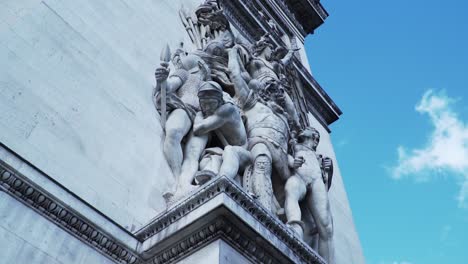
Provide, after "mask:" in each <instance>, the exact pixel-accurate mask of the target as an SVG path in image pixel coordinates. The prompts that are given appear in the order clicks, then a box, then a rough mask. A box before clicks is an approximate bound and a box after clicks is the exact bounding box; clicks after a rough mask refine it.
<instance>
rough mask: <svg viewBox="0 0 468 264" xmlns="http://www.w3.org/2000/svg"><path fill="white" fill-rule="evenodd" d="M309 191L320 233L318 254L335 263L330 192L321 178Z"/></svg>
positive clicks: (312, 184)
mask: <svg viewBox="0 0 468 264" xmlns="http://www.w3.org/2000/svg"><path fill="white" fill-rule="evenodd" d="M308 189H309V195H308V200H307V203H308V206H309V209H310V210H311V211H312V215H313V217H314V220H315V224H316V225H317V229H318V232H319V243H318V253H319V254H320V256H322V257H323V258H324V259H325V260H326V261H327V263H331V264H333V263H334V261H335V260H334V255H335V254H334V246H333V219H332V215H331V211H330V203H329V200H328V192H327V189H326V187H325V185H324V184H323V182H322V180H321V178H320V179H316V180H314V181H313V182H312V183H311V185H310V187H309V188H308Z"/></svg>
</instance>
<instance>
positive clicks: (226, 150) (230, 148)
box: [223, 145, 234, 155]
mask: <svg viewBox="0 0 468 264" xmlns="http://www.w3.org/2000/svg"><path fill="white" fill-rule="evenodd" d="M233 153H234V147H233V146H231V145H227V146H225V147H224V152H223V155H232V154H233Z"/></svg>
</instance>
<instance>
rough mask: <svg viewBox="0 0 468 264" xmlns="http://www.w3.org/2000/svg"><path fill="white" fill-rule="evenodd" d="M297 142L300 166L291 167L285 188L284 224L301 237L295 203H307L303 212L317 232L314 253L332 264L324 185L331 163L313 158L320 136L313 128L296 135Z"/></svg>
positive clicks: (331, 247) (329, 223)
mask: <svg viewBox="0 0 468 264" xmlns="http://www.w3.org/2000/svg"><path fill="white" fill-rule="evenodd" d="M298 139H299V142H298V144H296V145H295V158H296V160H298V159H303V163H302V165H300V166H297V165H298V164H296V165H293V166H294V167H295V173H294V175H292V176H291V177H290V178H289V179H288V180H287V182H286V185H285V192H286V200H285V206H284V209H285V212H286V217H287V220H288V222H287V224H288V226H289V227H290V228H291V229H292V230H293V231H294V232H296V233H297V234H298V236H299V237H301V238H302V237H303V232H304V231H303V223H302V221H301V217H302V213H301V209H300V206H299V202H300V201H302V200H304V199H307V200H306V202H307V208H308V209H309V210H310V212H311V213H312V216H313V219H314V222H315V224H316V226H317V229H318V234H319V243H318V253H319V254H320V256H322V257H323V258H324V259H325V260H326V261H327V263H331V264H333V263H334V246H333V241H332V239H333V219H332V215H331V211H330V203H329V200H328V182H327V181H328V178H329V177H324V176H326V174H327V172H330V171H331V170H332V163H331V159H329V158H324V159H322V158H321V157H319V156H318V155H317V154H316V152H315V151H316V148H317V145H318V143H319V140H320V134H319V132H318V131H317V130H315V129H314V128H312V127H308V128H306V129H304V130H303V131H302V132H301V133H300V134H299V136H298ZM290 161H291V159H290ZM323 161H324V162H323ZM322 162H323V163H322ZM321 163H322V164H321ZM323 165H324V166H323ZM323 170H324V171H323ZM330 180H331V179H330Z"/></svg>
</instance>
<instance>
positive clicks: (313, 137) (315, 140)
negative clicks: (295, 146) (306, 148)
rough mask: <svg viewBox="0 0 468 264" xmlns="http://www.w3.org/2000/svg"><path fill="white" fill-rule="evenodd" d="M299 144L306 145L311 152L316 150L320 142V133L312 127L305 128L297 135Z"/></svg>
mask: <svg viewBox="0 0 468 264" xmlns="http://www.w3.org/2000/svg"><path fill="white" fill-rule="evenodd" d="M298 139H299V143H308V144H310V145H311V147H312V149H313V150H316V149H317V146H318V144H319V142H320V132H318V130H317V129H315V128H313V127H306V128H304V129H303V130H301V132H299V135H298Z"/></svg>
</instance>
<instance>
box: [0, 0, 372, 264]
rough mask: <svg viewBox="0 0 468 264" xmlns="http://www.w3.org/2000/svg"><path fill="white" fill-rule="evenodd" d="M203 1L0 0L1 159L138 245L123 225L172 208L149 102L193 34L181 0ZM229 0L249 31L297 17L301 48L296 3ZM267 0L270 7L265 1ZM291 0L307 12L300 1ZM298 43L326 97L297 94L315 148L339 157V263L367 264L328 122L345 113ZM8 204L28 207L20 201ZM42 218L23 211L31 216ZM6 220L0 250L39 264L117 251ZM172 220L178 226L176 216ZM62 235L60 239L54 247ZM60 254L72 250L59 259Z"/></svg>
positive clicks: (97, 258)
mask: <svg viewBox="0 0 468 264" xmlns="http://www.w3.org/2000/svg"><path fill="white" fill-rule="evenodd" d="M199 2H200V1H198V0H190V1H182V0H178V1H168V0H163V1H150V0H144V1H138V2H135V1H120V2H114V1H99V2H97V1H92V0H85V1H80V2H76V3H74V2H63V1H58V0H44V1H36V0H15V1H13V0H7V1H6V2H2V3H1V4H0V6H1V8H0V18H1V19H0V47H2V49H0V61H3V62H7V63H3V64H2V65H0V94H1V96H0V112H1V113H2V114H1V115H0V130H1V131H2V133H0V143H2V144H5V146H6V147H8V148H10V149H11V150H7V149H6V148H4V147H3V146H2V147H1V148H0V159H1V160H4V161H6V163H8V164H9V165H10V166H12V167H13V168H14V169H16V170H18V171H19V172H20V173H21V174H23V175H25V176H26V177H27V178H28V179H30V180H31V181H32V182H34V183H35V184H37V185H39V186H41V187H43V189H44V190H46V191H47V192H49V193H52V194H53V195H54V196H55V197H56V198H57V199H58V200H59V201H62V202H63V203H65V204H69V206H70V207H71V208H72V209H74V210H75V211H77V212H80V213H81V214H82V215H83V216H84V217H85V218H86V219H88V220H90V221H91V222H92V223H94V224H95V225H97V226H99V227H100V228H102V229H103V230H104V231H105V232H107V233H108V234H110V235H112V236H113V237H118V238H119V239H120V240H121V241H122V242H123V244H125V245H126V246H129V247H130V248H135V247H137V246H136V245H137V244H138V243H139V242H138V241H137V240H138V239H139V238H138V236H137V237H134V236H133V235H131V234H130V233H126V232H124V231H123V230H122V229H121V227H123V228H124V229H126V230H128V231H130V232H135V231H136V230H139V229H140V228H142V227H144V226H145V225H146V224H147V223H148V222H149V221H150V219H152V218H153V217H154V216H155V215H156V214H157V213H159V212H161V211H163V210H164V208H165V203H164V199H163V198H162V193H163V192H164V191H165V190H166V189H167V186H169V185H170V184H171V183H172V182H171V181H172V176H171V172H170V169H169V166H168V164H167V162H166V161H165V159H164V157H163V153H162V134H163V132H162V130H161V127H160V124H159V122H158V121H159V120H158V118H159V116H158V114H157V113H156V111H155V109H154V106H153V104H152V102H151V87H152V86H153V85H154V80H153V72H154V67H155V65H157V64H158V63H159V52H160V50H161V48H162V47H163V46H165V44H166V42H169V43H170V44H171V46H175V45H176V44H177V43H178V42H179V40H181V39H184V38H185V42H186V43H188V42H189V41H188V39H187V36H186V34H185V32H184V28H183V27H182V25H181V24H180V22H179V17H178V16H177V12H178V9H179V7H180V5H181V4H182V3H184V4H185V5H187V6H188V7H189V9H190V7H194V6H196V4H199ZM221 2H222V4H223V5H224V6H229V7H236V8H238V9H239V10H240V7H247V9H248V11H247V12H244V11H243V12H240V11H239V12H237V13H236V12H235V10H234V11H233V10H230V11H229V10H228V11H229V12H230V14H229V18H230V19H232V20H233V22H236V23H234V25H235V27H237V28H236V29H235V31H236V32H237V31H238V32H239V33H240V34H243V35H244V37H245V38H246V39H248V40H249V41H252V40H255V39H254V38H257V37H259V36H260V35H259V34H261V33H263V32H262V31H263V30H264V29H266V28H268V27H270V28H273V27H277V28H275V31H281V30H284V28H285V27H291V30H292V31H293V32H292V33H293V34H292V35H294V36H291V37H290V38H288V37H287V36H286V37H282V38H281V41H283V42H285V43H286V44H287V45H292V44H293V42H294V45H295V47H303V46H302V43H301V41H302V37H303V35H304V33H306V32H305V31H304V28H302V29H301V27H300V25H299V24H298V21H300V20H303V19H304V17H299V18H298V19H299V20H297V19H296V18H295V17H293V16H288V15H287V14H288V12H289V10H287V9H285V8H281V6H282V5H284V3H283V2H281V3H279V2H278V3H279V4H280V5H278V3H276V2H275V1H244V0H239V1H221ZM296 2H297V1H296ZM300 2H302V1H300ZM268 6H270V7H271V6H273V9H269V10H267V9H265V8H266V7H268ZM257 9H258V10H263V11H264V13H268V12H270V11H274V12H273V16H274V17H273V19H274V20H278V25H276V26H275V25H274V23H275V21H268V23H265V22H266V21H263V20H261V19H260V20H259V19H258V14H257V13H256V10H257ZM293 11H294V13H296V14H298V10H293ZM301 12H302V11H301ZM276 13H278V14H276ZM301 14H303V13H301ZM254 17H255V18H254ZM279 20H281V21H279ZM257 23H259V24H258V25H257ZM309 27H310V25H309V26H308V28H309ZM307 30H310V29H307ZM296 31H297V32H296ZM307 32H308V31H307ZM253 33H255V34H253ZM296 33H297V34H296ZM249 34H250V36H249ZM275 34H276V33H275ZM275 36H276V35H275ZM279 40H280V38H277V39H276V41H279ZM299 53H300V54H296V55H298V56H296V58H295V60H296V61H295V62H294V63H295V64H294V67H295V68H296V69H299V72H300V73H299V74H298V76H299V75H300V76H302V77H301V78H306V79H307V78H309V79H308V80H309V81H310V83H311V85H312V87H309V86H306V87H304V91H303V92H304V94H305V95H304V94H302V95H301V94H298V95H297V97H298V98H299V99H300V100H303V101H307V100H309V99H310V98H311V96H312V97H313V98H315V99H316V98H320V100H318V101H310V100H309V102H308V104H310V106H306V105H305V104H304V103H303V102H302V101H300V100H299V101H297V102H299V103H298V105H297V107H299V108H301V110H302V112H303V113H302V114H303V115H305V116H306V118H308V120H309V123H310V125H312V126H313V127H315V128H317V129H319V130H320V133H321V135H322V139H321V142H322V143H321V144H320V145H319V148H318V152H319V153H321V154H323V155H325V156H329V157H331V158H332V159H333V163H334V164H335V171H334V176H333V184H332V187H331V190H330V192H329V195H330V204H331V210H332V215H333V218H334V226H335V232H334V240H335V243H336V246H335V247H336V248H337V251H336V260H337V261H336V262H337V263H364V257H363V254H362V249H361V247H360V243H359V238H358V235H357V232H356V230H355V226H354V223H353V218H352V212H351V209H350V207H349V201H348V199H347V195H346V191H345V188H344V184H343V179H342V177H341V174H340V171H339V168H338V162H337V161H336V157H335V154H334V151H333V147H332V143H331V139H330V134H329V130H328V127H327V126H326V125H327V124H329V123H331V122H333V121H334V120H336V119H337V118H338V116H339V114H340V113H341V112H340V111H339V109H338V108H337V107H336V106H334V104H333V102H332V101H331V99H330V98H329V97H327V95H326V93H324V92H323V91H322V90H321V88H320V87H319V86H318V84H316V83H314V82H315V80H313V78H312V79H311V77H310V76H309V75H308V74H309V73H308V72H307V70H309V69H308V67H307V65H308V64H307V59H306V57H305V53H304V50H301V51H299ZM298 59H300V60H301V61H302V64H303V65H305V66H306V67H305V68H304V67H303V66H302V65H301V63H300V62H301V61H299V60H298ZM301 71H303V72H301ZM303 76H306V77H303ZM307 76H309V77H307ZM301 98H302V99H301ZM304 109H308V111H311V112H309V113H307V111H305V112H304ZM311 113H313V114H311ZM16 155H19V156H20V157H22V158H23V159H25V160H26V161H27V162H25V160H21V159H18V158H17V156H16ZM28 162H29V163H28ZM38 168H39V170H40V171H39V170H38ZM49 177H50V178H49ZM2 195H3V194H2ZM7 196H8V195H7ZM12 201H14V200H12ZM9 206H10V207H18V208H23V209H25V208H26V207H24V206H23V205H22V204H21V203H19V202H16V203H13V202H12V203H11V204H10V205H9ZM5 208H7V207H5ZM8 208H9V207H8ZM8 208H7V209H8ZM5 210H6V209H5ZM8 210H9V209H8ZM18 210H19V209H18ZM25 212H26V211H25ZM28 212H29V211H28ZM30 213H33V214H35V211H33V210H30ZM205 213H207V212H205ZM26 215H27V214H24V215H23V214H22V215H19V214H16V216H18V217H21V216H24V217H26ZM37 217H39V218H40V217H42V218H41V219H42V220H41V221H45V222H43V224H44V226H52V227H55V228H58V227H57V226H55V225H53V224H52V223H51V222H50V221H49V222H48V220H45V218H43V216H38V215H37ZM33 218H34V217H32V216H31V217H29V218H20V219H23V220H24V221H25V223H27V222H28V221H34V220H33ZM34 219H35V218H34ZM36 221H37V220H36ZM185 221H186V220H185ZM20 222H21V221H20ZM111 222H112V223H111ZM5 223H8V222H7V221H6V222H5ZM52 227H51V228H52ZM2 228H3V229H2V234H3V235H4V237H5V239H4V241H8V246H7V247H6V248H2V249H1V251H0V253H1V254H2V255H3V254H4V255H5V256H6V259H14V258H19V259H20V260H26V259H32V260H34V261H37V262H38V263H56V262H57V263H105V261H109V260H108V259H107V258H105V257H103V255H100V254H98V253H97V252H98V251H92V253H89V254H87V255H86V257H83V256H81V255H80V254H81V253H80V252H81V251H82V250H81V248H86V249H89V248H88V246H87V244H84V243H82V242H81V240H78V239H76V238H75V237H73V236H70V235H69V234H68V233H66V232H64V231H63V230H62V229H57V230H58V231H57V234H58V235H57V237H58V238H60V239H63V241H62V242H63V243H62V242H60V240H58V242H57V241H54V242H50V243H49V242H47V243H46V244H47V245H49V244H50V245H51V246H50V247H48V246H41V243H43V239H44V238H43V237H40V236H38V235H37V234H41V229H40V228H39V229H28V228H33V227H28V226H27V225H26V224H22V225H18V226H7V227H2ZM35 228H36V227H35ZM172 228H173V229H174V230H173V231H174V232H175V231H177V230H178V228H179V226H176V227H172ZM28 230H29V231H28ZM259 230H260V229H259ZM59 231H60V232H62V233H63V234H65V235H68V237H67V236H64V235H60V234H61V233H60V232H59ZM21 232H23V233H21ZM24 232H26V233H24ZM47 232H49V231H47ZM54 232H55V231H54ZM165 232H167V231H165ZM13 234H14V235H13ZM20 235H21V236H20ZM270 238H272V239H274V237H270ZM73 239H75V240H73ZM152 239H153V238H150V239H149V240H148V241H144V242H143V241H140V242H141V243H142V247H143V248H145V247H149V245H150V244H148V243H150V242H151V241H153V240H152ZM55 242H57V244H62V245H63V246H62V247H60V248H56V247H57V245H55V244H54V243H55ZM59 242H60V243H59ZM152 243H156V242H155V241H153V242H152ZM220 243H221V242H220ZM2 245H3V240H2ZM54 245H55V246H54ZM151 245H153V246H154V244H151ZM215 246H216V245H215ZM216 247H218V248H223V246H221V245H218V246H216ZM74 248H79V250H78V253H73V252H72V251H73V249H74ZM36 249H37V250H36ZM285 250H287V248H285ZM49 251H50V252H49ZM85 251H86V250H84V249H83V252H85ZM21 252H23V254H20V253H21ZM57 252H58V253H57ZM57 254H61V255H63V257H62V258H57V257H56V255H57ZM204 254H205V253H200V254H199V255H198V256H199V257H202V256H203V255H204ZM193 256H194V257H196V255H193ZM101 258H103V259H104V260H105V261H101ZM85 261H88V262H85Z"/></svg>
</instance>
